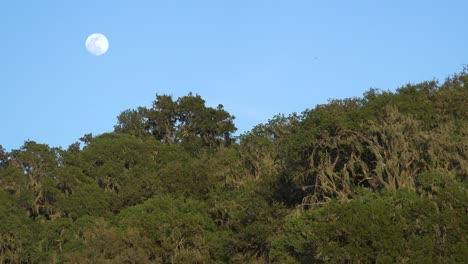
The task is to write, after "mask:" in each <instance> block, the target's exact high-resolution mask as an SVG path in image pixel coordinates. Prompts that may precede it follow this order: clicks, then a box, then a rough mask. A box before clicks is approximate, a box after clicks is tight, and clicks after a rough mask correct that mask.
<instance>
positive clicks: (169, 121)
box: [0, 70, 468, 263]
mask: <svg viewBox="0 0 468 264" xmlns="http://www.w3.org/2000/svg"><path fill="white" fill-rule="evenodd" d="M117 120H118V121H117V124H116V125H115V127H114V131H113V132H109V133H105V134H102V135H98V136H93V135H92V134H88V135H85V136H83V137H82V138H81V139H80V142H76V143H73V144H71V145H70V146H69V147H68V148H67V149H62V148H51V147H49V146H48V145H47V144H42V143H37V142H33V141H26V142H25V143H24V145H23V146H22V147H21V148H20V149H15V150H12V151H9V152H7V151H5V150H4V149H3V148H1V146H0V263H324V262H331V263H351V262H352V263H354V262H362V263H397V262H398V263H399V262H406V263H422V262H426V263H433V262H434V263H467V262H468V247H467V245H468V189H467V187H468V70H464V71H462V72H461V73H459V74H455V75H453V76H450V77H449V78H447V79H446V80H445V81H443V82H440V83H439V82H437V81H428V82H423V83H419V84H408V85H406V86H403V87H401V88H398V89H396V91H395V92H390V91H379V90H375V89H371V90H369V91H367V92H366V93H365V94H364V95H363V96H362V97H356V98H349V99H344V100H330V101H329V102H328V103H327V104H323V105H318V106H316V107H315V108H313V109H307V110H305V111H304V112H303V113H300V114H291V115H277V116H274V117H272V118H271V120H269V122H267V123H266V124H259V125H257V126H256V127H254V128H253V129H252V130H251V131H250V132H248V133H245V134H242V135H241V136H238V137H234V136H233V133H234V132H235V131H236V127H235V123H234V121H235V118H234V116H233V115H231V114H230V113H228V112H227V111H226V110H225V109H224V107H223V106H222V105H218V106H217V107H216V108H213V107H208V106H206V105H205V101H204V100H203V98H202V97H200V96H199V95H193V94H188V95H187V96H184V97H181V98H178V99H175V98H173V97H172V96H169V95H157V96H156V98H155V100H154V102H153V105H152V106H151V107H139V108H137V109H129V110H126V111H123V112H122V113H121V114H120V115H119V116H118V118H117Z"/></svg>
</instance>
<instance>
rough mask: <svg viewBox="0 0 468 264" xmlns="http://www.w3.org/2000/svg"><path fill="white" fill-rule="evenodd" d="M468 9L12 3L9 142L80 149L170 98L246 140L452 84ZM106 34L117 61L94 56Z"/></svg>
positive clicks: (298, 0) (269, 0)
mask: <svg viewBox="0 0 468 264" xmlns="http://www.w3.org/2000/svg"><path fill="white" fill-rule="evenodd" d="M466 10H468V1H466V0H459V1H454V0H444V1H430V0H429V1H428V0H425V1H419V0H413V1H400V0H396V1H395V0H392V1H375V0H373V1H360V0H354V1H347V0H343V1H336V0H330V1H313V0H303V1H302V0H288V1H284V0H283V1H276V0H236V1H219V0H212V1H205V0H197V1H193V0H185V1H184V0H178V1H168V0H166V1H157V0H148V1H143V0H132V1H129V0H125V1H124V0H121V1H120V0H107V1H106V0H100V1H95V0H93V1H89V0H79V1H63V0H55V1H54V0H41V1H34V0H29V1H25V0H4V1H1V2H0V35H1V36H2V37H1V41H0V113H1V123H0V145H2V146H3V147H4V148H5V149H7V150H11V149H17V148H20V147H21V146H22V144H23V143H24V141H25V140H34V141H36V142H38V143H46V144H49V145H50V146H51V147H63V148H66V147H67V146H69V145H70V144H72V143H74V142H76V141H78V139H79V138H80V137H81V136H83V135H84V134H87V133H92V134H93V135H98V134H101V133H104V132H110V131H112V130H113V127H114V125H115V124H116V123H117V119H116V118H117V116H118V115H119V114H120V113H121V112H122V111H124V110H126V109H133V108H136V107H138V106H150V105H151V102H152V101H153V100H154V99H155V96H156V94H170V95H173V96H174V98H178V97H181V96H184V95H187V94H188V93H189V92H193V93H194V94H199V95H201V96H202V97H203V98H204V99H205V100H206V104H207V105H208V106H213V107H214V106H216V105H218V104H223V105H224V107H225V109H226V110H227V111H228V112H229V113H231V114H232V115H234V116H236V119H235V124H236V126H237V127H238V128H239V130H238V134H239V133H243V132H245V131H248V130H250V129H252V128H253V126H255V125H257V124H259V123H264V122H267V121H268V119H270V118H272V117H273V116H274V115H276V114H278V113H284V114H290V113H293V112H298V113H300V112H302V111H304V110H305V109H307V108H309V109H310V108H313V107H314V106H316V105H317V104H324V103H326V102H327V100H328V99H343V98H348V97H354V96H361V95H362V94H363V93H364V92H365V91H366V90H368V89H369V88H379V89H384V90H392V91H394V90H395V89H396V88H398V87H400V86H403V85H405V84H407V83H418V82H421V81H427V80H434V79H437V80H441V81H443V80H444V79H445V78H446V77H447V76H449V75H451V74H454V73H457V72H460V71H461V70H462V69H463V65H466V64H468V49H467V48H468V34H467V28H466V25H467V22H466ZM96 32H98V33H102V34H104V35H105V36H106V37H107V38H108V40H109V50H108V52H107V53H106V54H104V55H102V56H99V57H96V56H92V55H91V54H89V53H88V52H87V51H86V48H85V41H86V38H87V37H88V36H89V35H91V34H92V33H96Z"/></svg>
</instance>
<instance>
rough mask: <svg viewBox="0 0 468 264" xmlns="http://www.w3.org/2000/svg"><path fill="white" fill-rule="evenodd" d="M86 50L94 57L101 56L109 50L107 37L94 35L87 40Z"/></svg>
mask: <svg viewBox="0 0 468 264" xmlns="http://www.w3.org/2000/svg"><path fill="white" fill-rule="evenodd" d="M86 49H87V50H88V52H89V53H91V54H93V55H94V56H101V55H103V54H104V53H106V52H107V50H108V49H109V41H108V40H107V38H106V36H104V35H102V34H99V33H94V34H91V35H90V36H89V37H88V38H87V39H86Z"/></svg>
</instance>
